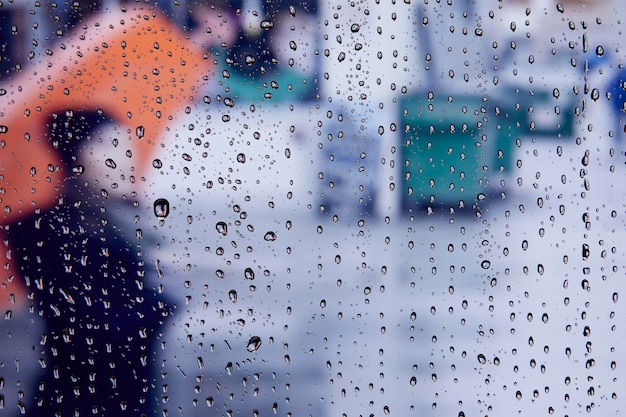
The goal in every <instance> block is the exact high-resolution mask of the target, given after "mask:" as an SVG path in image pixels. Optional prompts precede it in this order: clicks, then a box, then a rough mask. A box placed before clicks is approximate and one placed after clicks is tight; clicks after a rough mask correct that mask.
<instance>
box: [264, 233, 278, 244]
mask: <svg viewBox="0 0 626 417" xmlns="http://www.w3.org/2000/svg"><path fill="white" fill-rule="evenodd" d="M263 239H265V240H266V241H268V242H273V241H275V240H276V233H274V232H272V231H269V232H267V233H265V236H263Z"/></svg>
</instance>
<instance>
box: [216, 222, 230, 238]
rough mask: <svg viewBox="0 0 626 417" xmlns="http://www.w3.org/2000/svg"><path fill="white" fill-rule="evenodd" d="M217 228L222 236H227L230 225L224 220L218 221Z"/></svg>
mask: <svg viewBox="0 0 626 417" xmlns="http://www.w3.org/2000/svg"><path fill="white" fill-rule="evenodd" d="M215 230H217V233H219V234H220V235H222V236H226V235H227V234H228V226H227V225H226V223H224V222H217V223H216V224H215Z"/></svg>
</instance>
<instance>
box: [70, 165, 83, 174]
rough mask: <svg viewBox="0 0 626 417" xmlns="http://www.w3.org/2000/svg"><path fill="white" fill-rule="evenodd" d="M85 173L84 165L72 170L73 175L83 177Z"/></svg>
mask: <svg viewBox="0 0 626 417" xmlns="http://www.w3.org/2000/svg"><path fill="white" fill-rule="evenodd" d="M84 172H85V167H84V166H83V165H76V166H74V167H73V168H72V173H73V174H77V175H81V174H83V173H84Z"/></svg>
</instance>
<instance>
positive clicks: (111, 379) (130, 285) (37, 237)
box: [8, 113, 170, 417]
mask: <svg viewBox="0 0 626 417" xmlns="http://www.w3.org/2000/svg"><path fill="white" fill-rule="evenodd" d="M107 120H108V118H106V117H105V116H101V115H98V114H95V113H89V114H83V115H73V116H72V117H67V116H66V115H64V114H61V115H54V116H53V118H52V120H51V121H50V128H51V129H50V140H51V142H52V143H53V146H54V147H55V148H57V149H58V150H59V151H60V152H61V155H62V160H63V161H65V164H66V170H67V172H73V173H74V175H73V176H72V177H69V178H67V180H66V182H65V184H64V193H63V196H62V197H61V198H59V201H58V204H56V205H55V206H54V207H53V208H52V209H51V210H49V211H46V212H44V213H41V214H35V215H33V216H30V217H28V218H25V219H23V220H21V221H19V222H18V223H16V224H13V225H11V227H10V229H9V234H8V237H9V239H10V241H11V242H12V244H13V245H14V248H15V250H16V251H17V255H18V256H17V259H18V260H19V261H20V266H21V271H22V274H23V277H24V279H25V280H26V283H27V286H28V288H29V290H31V291H32V293H33V294H34V300H35V303H36V304H35V310H36V313H37V314H39V315H40V316H43V317H44V318H45V319H46V323H47V329H46V333H44V335H43V339H42V340H43V344H44V345H45V346H46V348H47V349H46V350H47V354H48V357H47V359H46V361H47V367H49V368H51V369H49V371H48V372H46V374H45V375H44V379H43V380H42V381H41V382H40V383H39V384H38V388H37V389H36V391H35V400H36V403H35V405H34V408H31V409H29V410H28V411H29V412H28V415H29V416H42V417H43V416H75V415H80V416H83V415H98V416H122V415H128V416H148V415H151V414H150V413H151V410H153V409H155V406H156V404H155V403H154V400H153V399H152V398H154V396H153V395H152V394H151V386H152V384H153V379H154V378H155V377H156V374H155V372H154V371H153V363H152V359H151V358H152V357H153V349H154V346H153V344H154V341H155V339H156V337H157V333H158V329H159V328H160V327H161V326H162V325H163V322H164V320H165V319H166V317H167V316H168V314H169V308H170V306H169V303H168V301H167V300H166V298H165V297H164V296H163V294H160V293H159V291H158V290H157V289H156V288H155V285H154V284H155V283H151V282H150V281H149V280H147V279H146V278H145V275H146V266H145V264H144V262H143V260H142V248H141V245H140V241H138V240H137V237H136V236H135V231H134V230H135V229H134V228H132V227H130V226H132V220H130V219H132V212H133V204H132V201H128V200H126V201H124V200H122V199H120V198H119V197H118V198H116V197H113V196H109V195H108V192H107V191H105V190H98V189H96V188H95V187H93V186H92V185H91V184H89V183H86V181H85V180H84V179H83V178H82V177H81V174H82V173H83V171H84V169H85V167H83V166H81V165H80V164H79V160H78V157H77V154H78V153H79V151H80V149H79V148H80V147H87V146H88V145H89V142H90V141H91V140H93V138H92V132H95V131H97V130H98V128H99V126H100V125H101V124H102V123H106V122H107ZM79 139H80V141H79ZM120 210H121V211H123V212H127V213H128V216H126V217H130V219H129V221H128V223H130V225H128V224H122V223H121V220H120V217H119V216H118V215H116V214H115V212H116V211H120ZM131 231H132V233H131ZM52 277H54V279H51V278H52Z"/></svg>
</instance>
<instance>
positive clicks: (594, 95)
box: [591, 88, 600, 101]
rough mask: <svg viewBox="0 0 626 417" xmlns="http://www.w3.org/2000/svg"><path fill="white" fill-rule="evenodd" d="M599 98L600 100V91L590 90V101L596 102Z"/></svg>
mask: <svg viewBox="0 0 626 417" xmlns="http://www.w3.org/2000/svg"><path fill="white" fill-rule="evenodd" d="M599 98H600V90H598V89H597V88H594V89H593V90H591V99H592V100H593V101H598V99H599Z"/></svg>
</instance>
